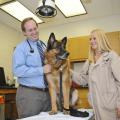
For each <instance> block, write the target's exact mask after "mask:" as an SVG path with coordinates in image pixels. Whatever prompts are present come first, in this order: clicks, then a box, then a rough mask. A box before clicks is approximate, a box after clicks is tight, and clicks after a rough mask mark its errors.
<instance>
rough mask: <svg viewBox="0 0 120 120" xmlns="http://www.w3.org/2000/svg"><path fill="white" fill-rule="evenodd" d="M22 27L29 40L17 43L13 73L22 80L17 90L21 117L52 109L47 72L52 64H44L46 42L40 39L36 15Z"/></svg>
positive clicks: (26, 20)
mask: <svg viewBox="0 0 120 120" xmlns="http://www.w3.org/2000/svg"><path fill="white" fill-rule="evenodd" d="M21 29H22V32H23V34H24V35H25V36H26V39H25V40H24V41H22V42H21V43H20V44H19V45H17V47H16V49H15V51H14V53H13V73H14V75H15V76H16V77H18V83H19V87H18V89H17V93H16V104H17V110H18V116H19V118H25V117H29V116H33V115H36V114H39V113H40V112H41V111H49V110H50V96H49V92H48V88H47V85H46V84H45V83H46V79H45V75H44V74H49V73H50V72H51V66H50V65H49V64H47V65H44V63H43V61H44V54H43V52H44V50H45V44H44V43H43V42H42V41H40V40H39V32H38V24H37V23H36V21H35V20H34V19H33V18H26V19H24V20H23V21H22V23H21Z"/></svg>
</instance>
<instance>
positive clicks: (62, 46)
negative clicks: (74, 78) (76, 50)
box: [47, 33, 69, 63]
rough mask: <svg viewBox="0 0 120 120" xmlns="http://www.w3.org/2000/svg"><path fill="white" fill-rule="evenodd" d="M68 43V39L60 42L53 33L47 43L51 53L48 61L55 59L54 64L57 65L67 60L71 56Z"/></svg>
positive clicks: (48, 51) (48, 50)
mask: <svg viewBox="0 0 120 120" xmlns="http://www.w3.org/2000/svg"><path fill="white" fill-rule="evenodd" d="M66 43H67V37H64V38H63V39H62V40H61V41H58V40H56V38H55V35H54V33H51V34H50V37H49V39H48V43H47V53H49V58H48V59H53V57H54V62H56V63H57V62H59V61H64V60H66V59H67V58H68V56H69V52H68V51H67V50H66ZM47 57H48V56H47Z"/></svg>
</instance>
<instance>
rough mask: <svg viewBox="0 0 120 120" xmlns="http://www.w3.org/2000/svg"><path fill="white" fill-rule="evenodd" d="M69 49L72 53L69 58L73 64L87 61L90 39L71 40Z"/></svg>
mask: <svg viewBox="0 0 120 120" xmlns="http://www.w3.org/2000/svg"><path fill="white" fill-rule="evenodd" d="M67 48H68V51H69V52H70V57H69V58H70V61H71V62H72V61H82V60H85V59H87V58H88V51H89V37H88V36H83V37H76V38H69V40H68V44H67Z"/></svg>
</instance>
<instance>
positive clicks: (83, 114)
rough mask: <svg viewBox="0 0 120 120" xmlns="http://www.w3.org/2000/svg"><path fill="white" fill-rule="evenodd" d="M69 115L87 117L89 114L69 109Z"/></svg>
mask: <svg viewBox="0 0 120 120" xmlns="http://www.w3.org/2000/svg"><path fill="white" fill-rule="evenodd" d="M70 115H71V116H75V117H88V116H89V113H88V112H87V111H84V112H82V111H78V110H77V109H73V108H70Z"/></svg>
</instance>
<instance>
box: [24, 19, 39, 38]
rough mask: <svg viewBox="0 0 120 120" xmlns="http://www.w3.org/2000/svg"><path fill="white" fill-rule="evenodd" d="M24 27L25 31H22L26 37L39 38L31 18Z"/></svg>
mask: <svg viewBox="0 0 120 120" xmlns="http://www.w3.org/2000/svg"><path fill="white" fill-rule="evenodd" d="M24 27H25V31H24V32H23V33H24V35H25V36H26V37H27V38H28V39H30V40H38V39H39V32H38V27H37V25H36V23H35V22H34V21H33V20H30V21H28V22H26V23H25V25H24Z"/></svg>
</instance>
